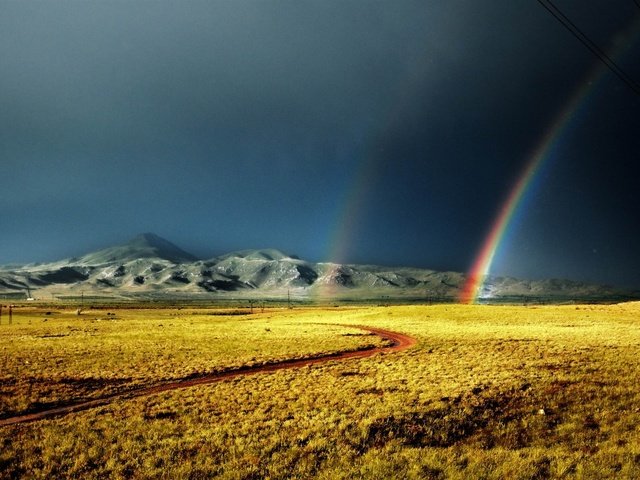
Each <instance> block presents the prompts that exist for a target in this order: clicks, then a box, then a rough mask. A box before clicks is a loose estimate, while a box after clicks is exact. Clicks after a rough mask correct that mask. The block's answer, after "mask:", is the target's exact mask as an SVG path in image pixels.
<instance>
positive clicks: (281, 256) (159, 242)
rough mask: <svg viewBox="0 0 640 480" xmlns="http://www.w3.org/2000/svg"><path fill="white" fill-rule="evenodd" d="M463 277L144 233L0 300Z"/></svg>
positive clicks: (512, 286)
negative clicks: (201, 251)
mask: <svg viewBox="0 0 640 480" xmlns="http://www.w3.org/2000/svg"><path fill="white" fill-rule="evenodd" d="M464 280H465V276H464V275H463V274H461V273H457V272H438V271H434V270H427V269H417V268H408V267H399V268H390V267H381V266H375V265H340V264H334V263H313V262H307V261H305V260H302V259H299V258H297V257H295V256H290V255H287V254H285V253H283V252H280V251H278V250H275V249H265V250H244V251H238V252H232V253H228V254H225V255H221V256H219V257H215V258H211V259H208V260H200V259H197V258H196V257H195V256H193V255H191V254H189V253H188V252H185V251H184V250H182V249H180V248H179V247H177V246H176V245H174V244H172V243H171V242H169V241H167V240H165V239H163V238H160V237H158V236H157V235H154V234H151V233H145V234H142V235H139V236H137V237H135V238H134V239H132V240H131V241H129V242H127V243H124V244H122V245H116V246H113V247H109V248H105V249H102V250H99V251H96V252H92V253H88V254H86V255H83V256H80V257H74V258H69V259H65V260H61V261H58V262H53V263H46V264H29V265H23V266H11V267H0V295H4V296H23V297H27V296H28V295H29V294H31V295H32V296H33V297H35V298H53V297H55V296H59V297H62V296H67V295H78V294H80V292H82V293H83V294H85V295H89V294H92V295H101V296H119V297H136V298H139V297H148V298H158V297H184V296H187V297H193V296H211V295H215V294H220V295H227V296H228V295H231V294H233V295H234V296H241V297H242V296H246V297H255V298H260V297H263V298H264V297H269V296H278V295H283V294H286V295H294V296H295V297H297V298H307V297H309V298H312V297H315V298H326V299H330V298H340V297H342V298H347V297H349V298H354V299H357V298H378V299H384V298H411V299H425V300H429V299H432V300H441V299H448V300H453V299H455V298H457V296H458V293H459V291H460V289H461V287H462V285H463V284H464ZM619 294H620V292H618V291H616V290H614V289H611V288H607V287H602V286H598V285H589V284H584V283H580V282H571V281H568V280H544V281H527V280H518V279H512V278H492V279H490V280H489V281H488V282H487V284H486V285H485V289H484V292H483V296H484V297H485V298H486V299H496V298H497V299H499V298H512V299H518V298H519V297H522V298H532V299H543V298H549V297H558V298H589V297H593V298H596V297H598V298H603V297H608V296H615V295H619Z"/></svg>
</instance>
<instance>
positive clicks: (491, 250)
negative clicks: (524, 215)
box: [459, 21, 640, 303]
mask: <svg viewBox="0 0 640 480" xmlns="http://www.w3.org/2000/svg"><path fill="white" fill-rule="evenodd" d="M639 24H640V23H639V22H638V21H636V22H635V24H634V25H633V27H632V29H633V30H636V32H637V31H638V25H639ZM634 37H635V35H634ZM633 40H635V38H633ZM633 43H634V42H633V41H631V42H629V45H632V44H633ZM620 54H621V52H616V55H614V56H616V57H617V56H619V55H620ZM606 72H607V67H606V66H605V65H604V64H602V63H600V62H598V63H597V64H596V65H595V66H594V67H593V68H592V70H591V71H590V72H589V74H588V75H587V77H586V79H585V81H584V82H583V83H582V85H581V87H580V88H579V89H578V90H577V91H576V92H575V93H574V94H573V96H572V97H571V98H570V99H569V101H568V102H567V103H566V105H565V106H564V108H563V109H562V110H561V111H560V113H559V114H558V115H557V116H556V118H555V120H554V122H553V123H552V124H551V126H550V128H548V130H547V132H546V133H545V135H544V136H543V137H542V140H541V141H540V142H539V144H538V146H537V148H536V149H535V150H534V151H533V153H532V154H531V155H530V157H529V160H528V162H527V164H526V166H525V168H524V170H523V172H522V173H521V174H520V177H519V178H518V180H517V182H516V183H515V185H514V186H513V188H512V189H511V191H510V192H509V195H508V196H507V198H506V200H505V201H504V203H503V204H502V206H501V207H500V210H499V211H498V215H497V217H496V218H495V220H494V221H493V224H492V226H491V229H490V230H489V233H488V235H487V236H486V237H485V240H484V243H483V244H482V247H481V248H480V251H479V252H478V254H477V255H476V257H475V260H474V262H473V264H472V266H471V269H470V270H469V273H468V274H467V278H466V281H465V283H464V286H463V288H462V291H461V292H460V295H459V301H460V302H461V303H476V302H477V301H478V300H479V299H480V298H481V297H482V292H483V287H484V283H485V280H486V279H487V276H488V275H489V272H490V270H491V265H492V263H493V260H494V258H495V256H496V253H497V251H498V250H499V249H500V246H501V244H502V243H503V240H504V238H505V235H506V233H507V231H508V229H509V226H510V225H511V223H512V220H513V218H514V215H515V214H516V212H517V211H518V208H519V207H520V206H521V205H522V204H523V203H524V199H525V198H526V197H527V193H529V192H530V191H531V190H532V185H534V184H535V183H536V182H535V180H536V178H537V177H539V172H540V171H541V170H542V167H543V166H544V165H545V163H546V160H547V159H548V158H550V157H552V154H553V151H554V148H555V147H556V146H557V144H558V142H559V140H560V139H561V138H562V135H563V134H564V132H565V131H566V129H567V127H568V126H569V125H570V124H571V120H572V119H573V118H575V117H576V114H577V113H578V112H579V111H580V107H581V106H582V105H583V103H584V102H585V100H586V99H587V98H588V96H589V94H590V93H591V92H592V91H593V90H594V88H595V87H596V86H597V84H598V83H599V82H600V80H602V78H603V77H604V76H605V73H606Z"/></svg>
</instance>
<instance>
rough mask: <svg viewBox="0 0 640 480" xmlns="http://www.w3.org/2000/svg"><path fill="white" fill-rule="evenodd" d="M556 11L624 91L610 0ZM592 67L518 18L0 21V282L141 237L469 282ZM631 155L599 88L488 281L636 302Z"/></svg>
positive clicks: (105, 7)
mask: <svg viewBox="0 0 640 480" xmlns="http://www.w3.org/2000/svg"><path fill="white" fill-rule="evenodd" d="M555 3H556V4H557V5H558V7H560V8H561V9H562V10H563V11H564V12H565V13H566V14H567V15H569V16H570V17H571V19H572V20H573V21H574V22H575V23H576V24H577V25H578V26H580V28H581V29H582V31H584V32H585V33H587V34H588V35H589V36H590V38H591V39H592V40H593V41H595V42H596V43H597V44H598V45H599V46H600V47H601V48H602V49H603V50H605V51H607V52H619V53H618V56H616V57H615V58H616V62H618V64H619V65H620V66H621V67H622V68H623V69H624V70H625V71H626V72H627V73H628V74H629V76H631V77H632V78H634V79H635V80H636V81H638V82H640V62H638V61H637V59H638V58H639V57H640V40H639V35H640V33H639V30H640V24H639V22H640V8H638V7H637V6H636V5H635V3H634V2H633V1H632V0H615V1H605V0H588V1H577V0H571V1H570V0H557V1H556V2H555ZM634 22H635V24H634ZM596 62H597V60H596V59H595V57H594V56H593V55H592V54H591V53H590V52H589V51H588V50H587V49H586V48H585V47H584V46H583V45H582V44H580V43H579V42H578V41H577V40H576V39H575V38H574V37H573V36H571V35H570V33H569V32H567V31H566V30H565V29H564V28H563V27H562V26H561V25H560V24H559V23H558V22H557V21H556V20H555V19H554V18H553V17H552V16H551V15H549V13H548V12H547V11H546V10H544V9H543V8H542V7H541V6H540V4H539V3H538V2H537V1H535V0H517V1H513V2H495V1H490V0H464V1H463V0H452V1H446V2H424V1H415V2H410V1H397V0H394V1H390V0H389V1H364V0H361V1H349V0H347V1H332V0H323V1H271V0H263V1H258V0H255V1H248V0H238V1H201V2H200V1H188V2H178V1H173V2H166V1H140V2H127V1H102V2H97V1H96V2H93V1H92V2H86V1H57V2H50V1H42V2H38V1H32V2H18V1H8V0H0V159H1V165H2V168H1V169H0V178H1V181H0V201H1V202H2V203H1V208H0V228H1V230H0V264H5V263H10V262H30V261H48V260H55V259H60V258H63V257H68V256H73V255H77V254H82V253H85V252H88V251H90V250H93V249H96V248H100V247H105V246H108V245H111V244H114V243H120V242H123V241H126V240H127V239H129V238H130V237H133V236H135V235H136V234H137V233H140V232H145V231H151V232H155V233H157V234H158V235H161V236H163V237H165V238H167V239H169V240H171V241H173V242H174V243H176V244H178V245H180V246H181V247H182V248H184V249H186V250H188V251H191V252H193V253H195V254H197V255H199V256H203V257H209V256H213V255H216V254H220V253H224V252H227V251H230V250H237V249H244V248H262V247H274V248H278V249H281V250H283V251H285V252H288V253H295V254H297V255H299V256H301V257H302V258H306V259H309V260H313V261H321V260H328V259H335V260H340V261H348V262H358V263H378V264H386V265H412V266H420V267H427V268H434V269H448V270H457V271H464V270H467V268H468V267H469V265H470V264H471V263H472V260H473V257H474V256H475V254H476V253H477V251H478V249H479V248H480V245H481V243H482V241H483V238H484V235H485V234H486V233H487V231H488V229H489V228H490V226H491V222H492V220H493V218H494V217H495V216H496V213H497V211H498V209H499V207H500V204H501V203H502V202H503V200H504V199H505V198H506V196H507V195H508V192H509V189H510V187H511V185H512V184H513V182H514V181H515V180H516V179H517V177H518V175H519V173H520V172H521V170H522V169H523V168H524V166H525V164H526V163H527V161H528V159H529V155H530V153H531V152H532V151H533V150H534V149H535V148H536V147H537V146H538V145H539V143H540V142H541V140H542V138H543V135H544V134H545V132H546V129H547V128H548V127H549V126H550V125H551V124H552V123H553V121H554V120H555V117H556V115H557V114H558V112H560V111H561V110H562V109H563V108H564V107H565V105H566V103H567V102H568V101H569V99H570V98H571V96H572V94H573V93H574V92H575V91H576V90H577V89H579V88H580V87H581V86H583V84H584V82H585V81H587V79H588V76H589V72H590V71H592V69H593V67H594V64H595V63H596ZM638 152H640V97H638V96H637V95H635V94H634V93H633V92H632V91H631V90H630V89H629V88H628V87H627V86H626V85H624V83H622V82H621V81H620V80H619V79H617V78H616V77H615V76H613V75H612V74H610V73H609V74H606V75H605V76H604V77H603V78H602V79H601V80H600V81H599V82H598V83H597V85H595V86H594V88H593V90H592V92H591V94H590V95H589V96H588V97H587V98H586V100H585V102H584V103H583V105H582V107H581V109H580V110H579V111H577V112H576V114H575V115H574V120H573V121H572V122H571V124H570V125H568V128H567V130H566V133H565V134H564V135H563V136H562V137H561V138H560V140H559V142H558V144H557V146H556V148H555V149H554V152H553V155H552V157H550V158H549V160H548V162H547V164H546V167H545V169H544V171H543V173H542V175H541V178H540V181H539V184H538V186H537V188H536V189H535V191H533V192H532V193H531V195H530V198H529V199H528V201H527V202H526V207H525V208H523V210H522V211H521V212H520V214H519V215H518V218H517V221H516V222H515V224H514V225H513V228H512V229H511V230H510V234H509V235H508V237H507V238H506V240H505V243H504V244H503V247H502V249H501V250H500V252H499V254H498V257H497V259H496V262H495V264H494V268H493V273H495V274H500V275H514V276H519V277H523V278H542V277H563V278H572V279H577V280H589V281H597V282H605V283H611V284H618V285H627V286H636V287H640V253H639V252H638V248H637V246H636V244H637V239H638V235H639V233H640V193H639V191H638V187H637V184H638V179H639V176H638V173H640V172H639V167H638V166H637V163H638ZM344 212H349V215H348V216H346V217H345V215H344ZM339 242H343V245H341V247H342V248H341V249H337V248H336V243H339ZM338 251H339V253H340V255H339V257H340V258H332V257H333V256H334V255H336V252H338Z"/></svg>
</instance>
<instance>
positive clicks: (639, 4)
mask: <svg viewBox="0 0 640 480" xmlns="http://www.w3.org/2000/svg"><path fill="white" fill-rule="evenodd" d="M633 3H635V4H636V7H638V8H640V2H639V1H638V0H633Z"/></svg>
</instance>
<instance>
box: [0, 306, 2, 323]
mask: <svg viewBox="0 0 640 480" xmlns="http://www.w3.org/2000/svg"><path fill="white" fill-rule="evenodd" d="M0 325H2V304H1V303H0Z"/></svg>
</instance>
